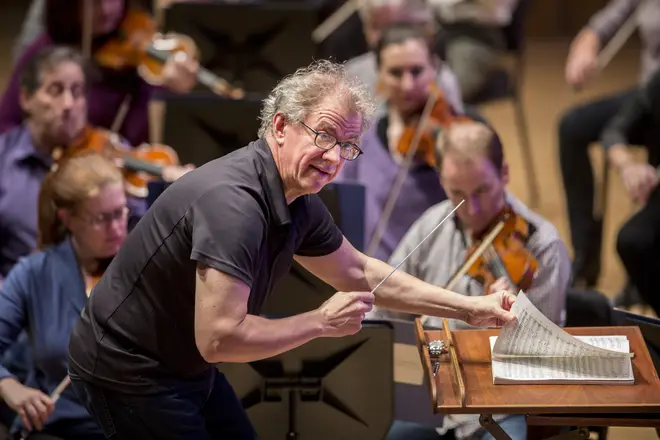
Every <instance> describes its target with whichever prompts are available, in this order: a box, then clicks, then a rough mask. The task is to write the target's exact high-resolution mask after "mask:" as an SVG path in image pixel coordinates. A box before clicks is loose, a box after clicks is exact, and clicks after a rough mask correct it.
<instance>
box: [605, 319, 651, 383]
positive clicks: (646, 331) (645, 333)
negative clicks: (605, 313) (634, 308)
mask: <svg viewBox="0 0 660 440" xmlns="http://www.w3.org/2000/svg"><path fill="white" fill-rule="evenodd" d="M612 319H613V321H614V324H613V325H619V326H627V325H632V326H637V327H639V330H640V331H641V332H642V337H643V338H644V342H646V347H647V348H648V349H649V354H650V355H651V359H652V360H653V365H655V369H656V370H657V371H660V319H657V318H651V317H650V316H644V315H638V314H636V313H632V312H629V311H627V310H622V309H617V308H614V309H613V310H612Z"/></svg>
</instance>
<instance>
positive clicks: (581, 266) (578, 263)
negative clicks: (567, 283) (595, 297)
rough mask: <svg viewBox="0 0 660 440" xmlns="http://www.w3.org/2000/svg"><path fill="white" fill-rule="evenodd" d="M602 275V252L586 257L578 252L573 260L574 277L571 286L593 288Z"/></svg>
mask: <svg viewBox="0 0 660 440" xmlns="http://www.w3.org/2000/svg"><path fill="white" fill-rule="evenodd" d="M599 275H600V253H598V254H596V255H592V256H588V257H585V256H583V255H580V254H576V256H575V259H574V260H573V279H572V281H571V287H575V288H578V289H593V288H594V287H596V284H597V283H598V277H599Z"/></svg>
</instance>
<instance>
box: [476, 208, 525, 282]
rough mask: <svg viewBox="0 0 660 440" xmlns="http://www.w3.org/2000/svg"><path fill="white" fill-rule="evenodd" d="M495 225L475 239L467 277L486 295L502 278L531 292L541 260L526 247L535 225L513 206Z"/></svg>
mask: <svg viewBox="0 0 660 440" xmlns="http://www.w3.org/2000/svg"><path fill="white" fill-rule="evenodd" d="M493 223H494V225H492V226H491V227H490V228H488V229H487V230H486V233H484V234H480V236H478V237H473V239H474V242H473V245H472V246H471V247H470V249H469V250H468V252H467V256H466V262H467V263H468V267H467V272H466V273H467V275H469V276H470V277H472V278H473V279H475V280H476V281H478V282H479V283H480V284H481V285H483V286H484V291H485V292H488V289H489V287H490V286H491V285H492V284H493V283H494V282H495V281H497V280H498V279H500V278H506V279H507V280H508V281H509V284H510V285H511V286H513V287H515V288H516V289H518V290H523V291H524V290H528V289H529V288H530V287H531V286H532V282H533V280H534V276H535V275H536V272H537V270H538V260H537V259H536V257H534V255H532V253H531V252H530V251H529V250H528V249H527V248H526V247H525V244H526V243H527V240H528V239H529V237H530V235H531V234H532V232H533V229H532V226H531V225H530V224H529V222H528V221H527V220H525V219H524V218H523V217H521V216H520V215H518V214H516V213H515V212H514V211H513V209H512V208H511V207H510V206H507V207H505V208H504V210H503V211H502V212H501V213H500V215H499V216H498V217H497V218H496V219H495V221H494V222H493ZM486 235H490V237H489V238H486ZM491 240H492V241H491ZM488 241H490V243H488ZM484 245H485V246H484ZM482 250H483V251H482Z"/></svg>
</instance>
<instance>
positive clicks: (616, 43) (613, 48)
mask: <svg viewBox="0 0 660 440" xmlns="http://www.w3.org/2000/svg"><path fill="white" fill-rule="evenodd" d="M645 3H646V0H641V1H640V2H639V4H638V5H637V7H635V9H634V10H633V11H632V13H631V14H630V16H629V17H628V18H627V19H626V21H625V22H624V23H623V24H622V25H621V27H620V28H619V30H618V31H616V33H615V34H614V36H613V37H612V38H610V41H608V42H607V44H606V45H605V47H603V48H602V49H601V50H600V52H599V53H598V59H597V64H598V71H599V72H601V71H603V70H604V69H605V67H607V65H608V64H609V63H610V62H611V61H612V59H614V57H615V56H616V54H618V53H619V51H620V50H621V49H622V48H623V46H624V45H625V44H626V43H627V42H628V40H629V39H630V37H631V36H632V34H633V33H634V32H635V30H636V29H637V15H638V14H639V11H640V10H641V8H642V6H643V5H644V4H645ZM581 88H582V87H580V86H576V87H574V91H579V90H580V89H581Z"/></svg>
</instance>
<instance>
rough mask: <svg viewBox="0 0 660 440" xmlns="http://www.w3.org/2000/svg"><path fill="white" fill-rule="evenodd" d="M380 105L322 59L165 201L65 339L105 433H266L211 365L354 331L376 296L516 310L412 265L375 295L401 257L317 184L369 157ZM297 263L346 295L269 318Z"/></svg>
mask: <svg viewBox="0 0 660 440" xmlns="http://www.w3.org/2000/svg"><path fill="white" fill-rule="evenodd" d="M373 109H374V106H373V104H372V103H371V102H370V98H369V92H368V91H367V90H366V89H365V88H364V87H363V86H362V85H361V84H359V83H356V82H355V81H354V80H353V79H352V78H350V77H348V76H347V75H346V72H345V70H344V67H343V66H342V65H339V64H334V63H331V62H328V61H320V62H315V63H313V64H312V65H310V66H309V67H306V68H302V69H299V70H298V71H297V72H295V73H294V74H292V75H290V76H288V77H286V78H284V79H283V80H282V81H281V82H280V83H279V84H278V85H277V86H276V87H275V88H274V89H273V91H272V92H271V93H270V95H269V96H268V97H267V98H266V99H265V100H264V103H263V109H262V113H261V123H262V125H261V128H260V130H259V140H257V141H255V142H252V143H250V144H249V145H247V146H246V147H244V148H241V149H239V150H237V151H234V152H232V153H231V154H228V155H226V156H224V157H222V158H219V159H216V160H213V161H211V162H209V163H207V164H205V165H204V166H202V167H200V168H198V169H197V170H195V171H192V172H190V173H188V174H186V175H185V176H184V177H183V178H181V179H179V180H178V181H177V182H175V183H174V184H172V186H170V187H169V188H168V189H167V190H166V191H165V192H164V193H163V194H162V195H161V196H160V197H159V198H158V199H157V200H156V202H155V203H154V204H153V205H152V207H151V209H150V210H149V211H148V212H147V214H146V215H145V216H144V217H143V218H142V219H141V221H140V222H139V223H138V224H137V226H136V228H135V229H134V230H133V231H132V232H131V234H129V236H128V237H127V239H126V241H125V244H124V246H123V247H122V248H121V250H120V251H119V253H118V254H117V256H116V257H115V258H114V260H113V262H112V263H111V265H110V266H109V268H108V269H107V271H106V272H105V274H104V276H103V278H102V279H101V280H100V282H99V283H98V284H97V286H96V287H95V289H94V291H93V292H92V294H91V296H90V299H89V302H88V304H87V306H86V308H85V309H84V311H83V313H82V317H81V319H80V320H79V322H78V323H77V325H76V327H75V329H74V331H73V333H72V335H71V339H70V345H69V375H70V378H71V384H72V387H73V388H74V390H75V392H76V394H77V396H78V397H79V398H80V400H81V401H82V403H83V404H84V405H85V407H86V408H87V409H88V410H89V411H90V413H91V414H92V415H93V416H94V417H95V418H96V420H97V421H98V423H99V425H100V427H101V429H103V431H104V433H105V435H106V436H107V437H108V438H112V439H121V440H123V439H127V440H128V439H144V440H147V439H161V440H162V439H172V440H175V439H177V440H178V439H181V440H183V439H186V440H190V439H195V440H206V439H236V440H243V439H256V438H257V435H256V433H255V430H254V428H253V427H252V425H251V424H250V422H249V419H248V417H247V414H246V413H245V412H244V411H243V409H242V407H241V403H240V401H239V400H238V398H237V396H236V395H235V393H234V391H233V390H232V388H231V386H230V385H229V383H228V382H227V380H226V379H225V377H224V376H223V375H222V374H221V373H219V372H218V370H217V369H216V368H215V367H214V366H213V364H216V363H220V362H251V361H255V360H259V359H263V358H268V357H272V356H275V355H277V354H280V353H282V352H285V351H287V350H291V349H293V348H295V347H298V346H300V345H302V344H304V343H306V342H308V341H310V340H311V339H314V338H319V337H341V336H345V335H351V334H354V333H356V332H357V331H359V330H360V328H361V324H362V320H363V319H364V315H365V313H367V312H369V311H370V310H371V308H372V306H373V305H377V306H379V307H381V308H386V309H393V310H399V311H403V312H408V313H416V314H425V315H434V316H446V317H451V318H459V319H462V320H464V321H466V322H468V323H470V324H473V325H478V326H493V325H498V324H499V323H502V322H507V321H509V320H511V319H513V314H512V312H510V311H509V309H510V307H511V305H512V304H513V301H514V300H515V298H514V297H513V296H512V295H510V294H508V293H506V292H498V293H495V294H493V295H489V296H484V297H467V296H463V295H459V294H456V293H453V292H450V291H447V290H444V289H442V288H440V287H436V286H432V285H430V284H426V283H424V282H422V281H420V280H418V279H416V278H414V277H412V276H410V275H407V274H405V273H403V272H395V273H394V274H393V275H392V276H391V277H389V278H388V279H387V281H386V282H384V283H383V284H382V285H381V286H380V287H379V288H378V289H377V290H376V291H375V296H374V294H372V293H370V292H371V290H372V289H373V288H374V287H375V286H376V285H377V284H378V283H379V282H380V281H381V280H382V279H383V278H384V277H385V276H386V275H387V274H389V273H390V272H391V270H392V267H390V266H389V265H387V264H386V263H384V262H382V261H378V260H376V259H373V258H369V257H367V256H365V255H363V254H362V253H360V252H358V251H357V250H356V249H355V248H353V247H352V246H351V244H350V243H349V242H348V241H347V240H346V239H345V238H344V237H343V236H342V234H341V232H340V231H339V229H338V228H337V227H336V226H335V224H334V222H333V219H332V217H331V216H330V214H329V212H328V211H327V209H326V208H325V205H324V204H323V203H322V202H321V200H320V199H319V198H318V196H317V195H316V193H317V192H318V191H319V190H321V188H323V186H324V185H326V184H328V183H330V182H331V181H332V180H333V179H334V178H335V176H336V175H337V174H338V173H339V172H340V171H341V169H342V167H343V165H344V161H346V160H356V159H358V157H359V156H360V154H361V153H362V151H361V150H360V148H359V146H358V140H359V138H360V135H361V134H362V132H363V131H364V129H365V128H366V125H367V121H369V120H370V119H371V114H372V112H373ZM219 117H222V116H221V115H219ZM362 159H364V160H368V152H367V154H365V157H364V158H362ZM292 258H295V260H296V261H297V262H299V263H300V264H301V265H302V266H303V267H305V268H306V269H307V270H309V271H310V272H311V273H313V274H314V275H316V276H317V277H319V278H320V279H322V280H323V281H325V282H326V283H328V284H330V285H331V286H333V287H334V288H336V289H337V290H339V292H337V293H336V294H335V295H333V296H332V297H331V298H330V299H328V300H327V301H326V302H325V303H324V304H323V305H321V306H320V307H319V308H318V309H317V310H312V311H309V312H307V313H303V314H300V315H297V316H291V317H287V318H283V319H266V318H263V317H260V316H259V313H260V309H261V306H262V304H263V303H264V301H265V300H266V298H267V296H268V294H269V292H270V291H271V289H272V288H273V286H274V285H275V283H276V282H277V280H278V279H279V278H280V277H281V276H283V275H285V274H286V272H287V270H288V268H289V266H290V264H291V260H292Z"/></svg>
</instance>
